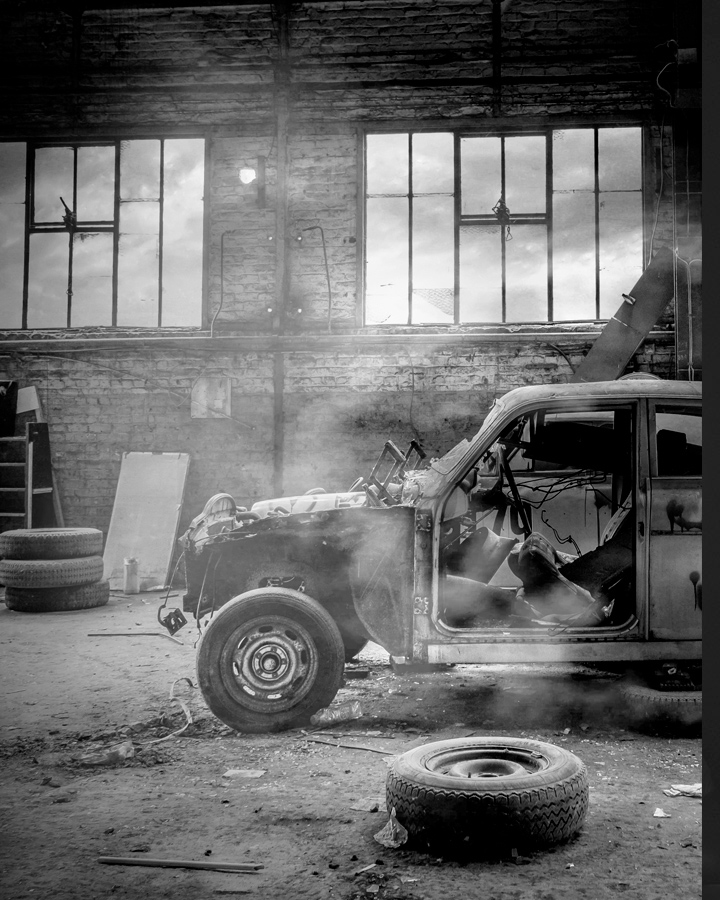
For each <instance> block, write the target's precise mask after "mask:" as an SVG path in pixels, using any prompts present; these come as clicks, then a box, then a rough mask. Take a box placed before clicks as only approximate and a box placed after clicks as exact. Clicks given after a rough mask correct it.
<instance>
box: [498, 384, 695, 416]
mask: <svg viewBox="0 0 720 900" xmlns="http://www.w3.org/2000/svg"><path fill="white" fill-rule="evenodd" d="M640 397H647V398H652V399H658V398H660V399H670V398H672V399H680V400H702V382H699V381H670V380H667V381H666V380H664V379H659V378H628V379H621V380H618V381H589V382H574V383H572V384H539V385H529V386H527V387H519V388H514V389H513V390H511V391H508V393H507V394H504V395H503V396H502V404H503V407H504V408H505V409H506V410H507V409H511V408H512V407H514V406H519V405H523V406H524V405H525V404H526V403H527V402H528V401H532V402H535V401H550V400H607V399H610V398H617V399H623V398H625V399H628V400H630V399H633V398H640Z"/></svg>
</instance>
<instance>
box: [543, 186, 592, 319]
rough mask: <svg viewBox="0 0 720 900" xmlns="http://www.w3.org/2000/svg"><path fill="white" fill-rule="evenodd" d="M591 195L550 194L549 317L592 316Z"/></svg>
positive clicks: (582, 317) (573, 317)
mask: <svg viewBox="0 0 720 900" xmlns="http://www.w3.org/2000/svg"><path fill="white" fill-rule="evenodd" d="M595 315H596V314H595V196H594V194H592V193H587V192H582V191H577V192H576V193H573V192H571V191H568V192H566V193H558V192H556V193H555V194H553V319H556V320H558V321H563V320H567V319H594V318H595Z"/></svg>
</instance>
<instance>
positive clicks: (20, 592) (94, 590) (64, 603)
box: [5, 581, 110, 612]
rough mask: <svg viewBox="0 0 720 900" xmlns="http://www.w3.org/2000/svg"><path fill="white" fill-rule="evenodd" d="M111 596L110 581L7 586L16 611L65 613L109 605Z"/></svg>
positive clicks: (7, 602)
mask: <svg viewBox="0 0 720 900" xmlns="http://www.w3.org/2000/svg"><path fill="white" fill-rule="evenodd" d="M109 599H110V582H108V581H95V582H93V584H78V585H73V586H71V587H50V588H34V589H33V588H18V587H9V588H6V589H5V606H7V608H8V609H12V610H15V611H16V612H63V611H66V610H71V609H92V608H94V607H96V606H105V604H106V603H107V602H108V600H109Z"/></svg>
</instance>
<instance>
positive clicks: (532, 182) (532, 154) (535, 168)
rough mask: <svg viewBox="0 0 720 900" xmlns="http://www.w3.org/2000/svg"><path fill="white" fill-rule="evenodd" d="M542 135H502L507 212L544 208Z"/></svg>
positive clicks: (537, 210)
mask: <svg viewBox="0 0 720 900" xmlns="http://www.w3.org/2000/svg"><path fill="white" fill-rule="evenodd" d="M545 143H546V141H545V138H544V137H543V136H528V137H509V138H506V139H505V203H506V204H507V206H508V209H509V210H510V213H511V215H512V214H515V215H518V214H520V213H542V212H545V182H546V178H545Z"/></svg>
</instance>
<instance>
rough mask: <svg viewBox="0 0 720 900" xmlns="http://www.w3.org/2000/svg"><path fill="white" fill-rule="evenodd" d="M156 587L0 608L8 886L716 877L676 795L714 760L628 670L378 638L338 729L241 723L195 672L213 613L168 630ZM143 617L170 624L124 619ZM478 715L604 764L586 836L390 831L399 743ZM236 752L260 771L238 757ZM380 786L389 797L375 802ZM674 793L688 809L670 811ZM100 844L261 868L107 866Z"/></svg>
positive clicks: (695, 887)
mask: <svg viewBox="0 0 720 900" xmlns="http://www.w3.org/2000/svg"><path fill="white" fill-rule="evenodd" d="M158 597H159V595H157V594H150V593H145V594H141V595H138V596H135V597H126V596H123V595H121V594H114V595H113V596H112V599H111V600H110V603H109V605H108V606H106V607H104V608H101V609H95V610H84V611H78V612H66V613H44V614H39V615H32V614H23V613H17V612H11V611H9V610H7V609H6V608H5V606H4V605H2V606H1V607H0V643H1V644H2V656H1V658H2V695H1V697H2V707H1V709H0V722H2V726H1V727H0V756H2V758H3V761H2V776H1V777H0V785H1V791H2V794H1V797H0V809H1V810H2V816H1V817H0V836H1V845H2V866H1V869H0V872H1V874H0V882H1V883H2V885H3V888H2V890H3V897H5V898H7V900H20V898H29V897H38V896H43V897H52V898H53V900H70V898H73V900H97V898H105V897H120V898H122V897H128V898H135V897H138V898H139V897H143V898H145V897H151V898H160V897H172V898H173V900H183V898H187V900H196V898H205V897H214V896H218V897H222V896H227V897H232V896H239V895H243V894H251V895H252V894H254V895H256V896H257V897H269V896H272V897H288V898H331V897H332V898H345V900H354V898H369V897H378V898H384V897H385V898H396V900H420V898H428V900H429V898H433V900H435V898H437V897H438V896H450V897H452V898H453V900H465V898H468V900H469V898H476V897H483V898H488V900H511V898H512V900H524V898H528V900H529V898H533V900H562V898H568V900H570V898H577V897H586V898H590V900H600V898H605V897H610V896H615V895H616V894H622V895H623V896H625V897H627V898H642V900H655V898H657V900H661V898H662V900H667V898H668V897H680V896H682V897H683V898H693V897H699V896H700V858H701V831H700V818H701V809H702V807H701V801H699V800H696V799H690V798H686V797H667V796H665V795H663V793H662V790H663V788H668V787H669V786H670V785H671V784H677V783H681V784H687V783H694V782H698V781H700V780H701V775H700V772H701V769H700V763H701V756H700V754H701V743H700V740H699V739H693V738H674V739H668V738H666V737H651V736H643V735H638V734H634V733H632V732H629V731H627V730H626V729H625V726H624V723H623V722H622V720H621V718H620V717H619V715H618V713H617V711H616V708H615V699H614V687H613V678H612V677H610V676H608V675H602V674H597V673H591V672H589V671H588V670H585V669H579V668H575V669H572V668H570V667H553V668H551V669H544V670H533V669H532V668H530V667H517V668H510V667H501V666H487V667H484V666H458V667H455V668H446V669H442V670H440V671H436V672H433V673H431V674H413V673H404V674H402V675H397V674H395V673H394V672H393V671H392V669H391V668H390V666H389V663H388V659H387V655H386V654H385V653H384V652H383V651H382V650H381V649H380V648H378V647H376V646H374V645H370V646H369V648H368V649H367V650H366V651H364V653H363V656H362V657H361V660H362V661H363V662H364V663H365V664H366V665H368V666H369V668H370V674H369V677H368V678H366V679H363V680H356V679H353V680H348V681H347V683H346V686H345V688H343V690H342V691H341V693H340V695H339V697H338V701H340V700H345V699H352V700H354V699H357V700H359V701H360V703H361V705H362V709H363V710H364V715H363V718H361V719H358V720H355V721H352V722H346V723H344V724H342V725H336V726H335V727H334V728H333V729H332V730H327V729H326V730H325V733H324V734H316V735H310V734H308V733H306V732H302V731H299V730H298V731H292V732H287V733H285V734H282V735H272V736H242V735H238V734H235V733H234V732H231V731H230V730H229V729H227V728H226V727H225V726H223V725H222V724H221V723H220V722H218V721H217V720H216V719H214V718H213V717H212V716H211V714H210V713H209V712H208V711H207V709H206V708H205V707H204V704H203V701H202V698H201V697H200V696H199V692H198V691H197V690H196V689H193V688H192V687H191V686H190V685H189V684H188V683H187V682H186V681H184V680H182V679H184V678H190V679H192V682H193V684H194V681H195V672H194V657H195V651H194V648H193V641H194V637H195V635H196V632H195V633H194V632H193V628H192V627H191V625H188V626H186V627H185V628H184V629H183V630H182V631H180V632H179V634H178V635H177V637H178V639H179V640H181V641H182V644H180V643H177V642H175V641H173V640H171V639H170V638H169V637H168V636H167V635H166V633H165V632H164V631H163V629H161V628H160V626H159V625H158V624H157V621H156V610H157V607H158V605H159V603H160V600H159V599H158ZM179 601H180V598H179V597H178V598H177V600H175V599H174V598H172V599H171V601H170V602H171V605H172V604H173V603H178V605H179ZM127 631H134V632H140V631H150V632H153V634H151V635H138V634H136V635H135V636H130V637H128V636H107V635H109V634H111V633H112V632H127ZM96 633H102V634H103V635H105V636H100V637H98V636H94V635H95V634H96ZM179 679H180V680H179ZM171 691H172V692H173V694H174V696H175V697H176V698H177V699H170V694H171ZM180 701H182V702H183V703H185V705H186V706H187V708H188V710H189V711H190V713H191V715H192V717H193V720H194V722H193V724H192V725H190V726H189V727H188V728H187V729H186V730H185V731H184V732H182V733H181V734H179V735H176V736H171V737H169V738H168V739H166V740H160V741H159V742H157V743H153V741H158V739H159V738H163V737H166V736H167V735H169V734H171V733H172V732H173V731H177V730H178V729H180V728H182V726H183V724H185V723H186V721H187V719H186V715H185V713H184V712H183V710H182V708H181V702H180ZM470 734H479V735H491V734H492V735H495V734H497V735H515V736H524V737H533V738H537V739H540V740H546V741H550V742H552V743H557V744H560V745H562V746H564V747H567V748H568V749H570V750H572V751H573V752H575V753H577V755H578V756H580V757H581V759H583V761H584V762H585V763H586V765H587V767H588V770H589V774H590V784H591V790H590V798H591V800H590V813H589V816H588V819H587V821H586V824H585V826H584V828H583V830H582V832H581V833H580V835H579V837H578V838H577V839H576V840H574V841H573V842H571V843H569V844H567V845H564V846H561V847H557V848H554V849H553V850H551V851H546V852H542V853H536V854H534V855H532V856H530V857H520V858H519V859H513V858H512V856H509V857H508V858H507V859H500V860H495V861H486V862H473V863H470V864H467V865H461V864H458V863H456V862H449V861H447V860H442V859H438V858H435V857H433V856H428V855H426V854H420V853H415V852H410V851H406V850H402V849H400V850H388V849H385V848H384V847H382V846H381V845H380V844H379V843H377V842H376V841H375V840H374V839H373V835H374V833H375V832H377V831H379V830H380V828H381V827H382V825H384V823H385V822H386V820H387V815H386V813H385V811H384V806H383V800H384V784H385V776H386V773H387V763H388V760H390V759H391V756H390V755H389V754H397V753H400V752H402V751H403V750H405V749H408V748H409V747H411V746H415V745H417V744H418V743H420V742H425V741H428V740H431V739H438V738H446V737H453V736H466V735H470ZM318 739H320V740H324V741H335V742H341V743H348V744H357V745H359V746H358V749H353V748H344V747H334V746H330V745H328V744H326V743H319V742H318ZM123 740H129V741H131V742H132V745H133V748H134V751H135V755H134V757H133V758H131V759H128V760H126V761H125V762H116V763H115V764H112V765H101V766H94V767H88V766H85V765H82V760H81V759H80V758H81V757H82V755H83V754H86V753H89V752H90V751H92V750H95V749H106V748H107V747H110V746H114V745H116V744H118V743H119V742H121V741H123ZM360 745H362V748H363V749H360ZM368 748H372V749H368ZM373 750H376V751H377V750H382V751H386V753H378V752H373ZM230 769H241V770H255V774H256V777H247V775H246V774H245V775H243V774H241V775H235V776H224V773H226V772H227V771H228V770H230ZM257 771H261V772H262V774H260V775H259V776H257ZM375 800H379V801H380V809H379V811H375V812H371V811H368V809H369V808H372V807H373V802H372V801H375ZM368 801H370V802H368ZM356 807H360V808H356ZM658 807H660V808H662V810H664V812H665V813H666V814H668V816H669V817H666V818H658V817H655V816H654V815H653V813H654V812H655V810H656V809H657V808H658ZM100 856H125V857H126V856H137V857H140V858H143V857H144V858H148V857H158V858H166V859H178V858H185V859H192V860H206V861H207V860H211V861H231V862H248V861H252V862H259V863H262V864H263V865H264V868H263V869H261V870H260V871H259V872H258V873H257V874H229V873H225V872H215V871H201V870H189V869H172V868H149V867H139V866H118V865H102V864H99V863H98V861H97V860H98V857H100ZM361 870H362V871H361Z"/></svg>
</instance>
